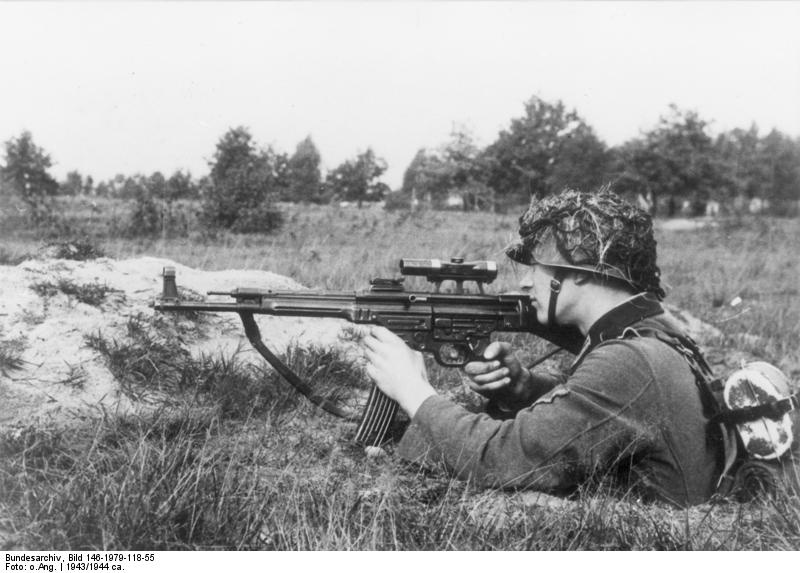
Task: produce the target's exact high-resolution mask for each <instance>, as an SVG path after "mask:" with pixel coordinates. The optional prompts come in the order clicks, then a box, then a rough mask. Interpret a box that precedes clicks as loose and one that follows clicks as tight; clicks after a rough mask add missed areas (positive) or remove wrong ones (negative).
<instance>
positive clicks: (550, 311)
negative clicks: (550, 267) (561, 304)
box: [547, 267, 566, 326]
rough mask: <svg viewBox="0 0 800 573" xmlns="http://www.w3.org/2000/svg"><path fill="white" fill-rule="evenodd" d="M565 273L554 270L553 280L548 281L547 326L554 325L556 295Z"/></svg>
mask: <svg viewBox="0 0 800 573" xmlns="http://www.w3.org/2000/svg"><path fill="white" fill-rule="evenodd" d="M565 274H566V272H565V271H564V269H561V268H558V267H556V268H555V271H554V272H553V278H552V279H550V304H549V305H548V307H547V326H555V325H556V304H557V303H558V295H559V293H560V292H561V281H562V280H564V275H565Z"/></svg>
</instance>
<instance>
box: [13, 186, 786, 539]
mask: <svg viewBox="0 0 800 573" xmlns="http://www.w3.org/2000/svg"><path fill="white" fill-rule="evenodd" d="M67 207H68V208H65V209H63V211H64V212H66V213H69V212H70V208H71V209H73V210H77V211H80V213H78V214H77V215H76V218H75V222H74V223H73V224H72V226H73V227H81V225H82V224H83V223H81V221H82V220H83V219H81V217H89V218H91V217H100V215H98V213H97V212H96V211H92V212H91V213H89V214H87V213H84V212H83V211H81V209H82V207H81V205H80V203H79V202H78V200H74V201H72V202H71V203H69V204H68V205H67ZM107 207H108V208H109V214H108V215H107V216H105V218H104V219H103V220H102V221H98V224H97V225H96V229H97V230H96V232H95V233H94V234H93V235H92V236H91V241H92V244H93V248H96V249H97V250H98V252H103V253H105V254H107V255H108V256H111V257H114V258H127V257H136V256H140V255H149V256H161V257H166V258H170V259H173V260H175V261H177V262H180V263H182V264H186V265H189V266H192V267H197V268H202V269H206V270H219V269H222V268H254V269H264V270H269V271H272V272H276V273H279V274H283V275H287V276H290V277H292V278H294V279H295V280H298V281H299V282H301V283H303V284H305V285H307V286H310V287H314V288H328V289H342V290H352V289H359V288H365V287H366V286H367V284H368V281H369V279H371V278H374V277H378V276H381V277H392V276H395V275H396V274H397V262H398V261H399V259H400V258H401V257H415V258H423V257H430V258H434V257H435V258H444V257H449V256H465V257H466V258H468V259H483V258H487V259H494V260H498V261H501V260H502V259H503V257H502V250H503V246H504V245H505V244H506V243H507V242H508V241H510V240H511V239H512V238H513V235H514V233H515V229H516V217H515V216H512V215H488V214H476V213H458V212H421V213H418V214H417V215H415V216H413V217H412V216H409V215H408V214H407V213H404V212H400V211H398V212H392V213H384V212H383V211H381V210H379V209H375V208H369V209H363V210H358V209H337V208H322V207H298V206H294V207H291V208H290V209H289V210H288V211H287V214H286V221H287V222H286V225H285V227H284V228H283V229H282V230H281V231H280V233H278V234H276V235H273V236H237V235H228V234H223V235H220V236H218V237H216V238H215V239H211V238H209V237H206V236H204V235H203V234H202V233H200V232H199V231H193V234H191V235H190V236H189V237H187V238H184V239H181V238H174V239H169V240H151V239H143V240H138V241H131V240H126V241H123V240H121V239H117V238H115V236H114V234H113V233H109V232H108V229H111V228H113V224H114V221H113V220H112V219H113V217H119V213H120V212H122V211H123V210H124V209H125V206H124V205H111V204H109V205H108V206H107ZM87 220H90V219H87ZM657 238H658V241H659V250H660V265H661V268H662V271H663V276H664V279H665V282H667V283H668V285H669V296H668V302H671V303H673V304H676V305H677V306H679V307H681V308H684V309H686V310H688V311H689V312H691V313H693V314H695V315H696V316H698V317H700V318H702V319H703V320H705V321H707V322H709V323H711V324H713V325H715V326H717V327H718V328H719V329H720V331H721V333H722V334H721V336H720V337H719V338H718V339H715V340H712V341H710V342H711V345H712V348H711V349H710V350H711V352H710V355H711V356H712V357H714V358H715V361H716V366H717V368H718V369H719V370H720V371H721V372H725V371H726V369H729V368H730V367H732V366H735V363H734V362H735V357H736V356H738V354H737V351H738V350H745V351H747V352H749V353H751V354H753V355H755V356H759V357H762V358H763V359H766V360H769V361H771V362H773V363H776V364H779V365H781V367H782V368H783V369H784V371H786V372H787V373H788V374H790V376H792V377H793V378H795V379H797V377H798V376H799V375H800V365H799V364H798V358H797V357H798V356H800V308H798V305H797V288H798V287H797V284H796V282H797V277H798V276H800V273H799V272H798V271H799V270H800V269H799V268H798V265H800V263H798V261H797V257H796V254H795V251H796V247H797V245H798V244H800V229H799V228H798V225H797V221H796V220H791V219H761V218H753V219H740V220H735V221H730V222H725V221H723V222H722V223H721V224H720V225H718V226H716V227H709V228H704V229H699V230H694V231H681V232H678V231H673V232H667V231H659V232H658V234H657ZM4 244H5V245H6V246H5V249H6V251H4V252H5V253H6V255H4V256H5V257H7V258H8V260H17V259H20V260H21V258H24V257H26V256H28V255H29V254H32V253H34V252H35V251H36V249H37V248H38V243H37V240H36V239H35V238H34V237H32V236H26V235H25V234H24V233H17V234H14V235H13V236H10V237H8V240H6V241H4ZM178 280H179V284H180V277H179V278H178ZM413 285H414V286H415V288H419V289H427V288H428V285H427V284H426V283H424V281H420V282H413ZM185 286H189V285H185ZM513 288H516V278H515V275H514V270H513V267H511V266H509V265H501V273H500V276H499V278H498V280H497V282H496V284H495V285H492V289H493V290H498V291H500V290H508V289H513ZM737 297H739V298H741V299H742V302H741V304H739V305H736V306H731V301H733V300H734V299H736V298H737ZM193 320H202V319H198V318H197V317H195V319H192V318H191V317H189V318H187V317H180V318H179V317H174V320H173V319H169V320H167V319H166V318H161V319H156V318H154V317H150V316H140V317H136V318H134V319H132V320H131V322H130V323H129V326H128V329H127V332H126V334H125V336H124V337H122V338H120V339H117V340H111V339H109V338H108V337H107V336H106V335H105V334H104V333H103V332H99V333H87V334H88V336H87V339H86V340H87V344H89V345H90V346H92V347H93V348H94V349H95V350H96V351H97V352H98V353H99V354H100V355H101V356H102V357H103V358H104V359H105V360H106V362H107V364H108V366H109V368H110V370H111V371H112V372H113V373H114V374H115V376H117V378H118V380H119V381H120V387H121V388H122V389H123V390H124V391H126V392H128V393H129V395H130V396H132V397H133V399H134V400H136V399H138V398H142V397H144V396H145V395H146V396H149V397H150V398H149V399H150V402H148V404H147V407H146V408H145V407H143V408H142V410H141V412H139V413H138V414H130V415H126V416H118V415H116V414H113V413H106V415H105V416H104V417H103V418H101V419H97V420H94V421H92V422H87V423H84V424H79V425H75V426H71V427H68V428H63V427H55V426H53V427H51V426H48V425H39V426H31V427H27V428H21V429H13V430H12V429H6V430H4V431H3V433H2V435H0V491H2V495H0V549H6V548H8V549H11V548H18V549H21V548H27V549H42V550H44V549H62V550H66V549H76V550H77V549H277V550H298V549H307V550H317V549H334V550H368V549H402V550H417V549H428V550H430V549H433V550H447V549H478V550H479V549H512V550H531V549H558V550H572V549H594V550H596V549H665V550H671V549H680V550H684V549H692V550H694V549H707V550H715V549H729V550H733V549H735V550H739V549H746V550H765V549H770V550H774V549H779V550H782V549H794V550H797V549H800V502H798V500H797V498H795V497H792V496H791V495H790V494H785V495H779V496H777V497H776V498H773V499H764V500H760V501H753V502H749V503H732V502H731V503H727V502H721V503H716V504H712V505H705V506H701V507H698V508H692V509H689V510H678V509H675V508H671V507H666V506H663V505H660V504H643V503H640V502H638V501H637V500H635V499H631V498H629V497H625V496H624V495H622V496H620V495H619V494H618V493H611V492H609V490H608V488H607V487H606V486H605V485H604V484H603V483H600V484H595V485H592V486H591V487H587V488H586V489H585V491H582V492H579V493H578V494H577V495H576V496H575V498H574V499H573V500H571V501H569V502H566V503H563V504H559V505H556V506H537V505H530V504H529V503H527V501H526V499H527V498H526V496H525V495H524V494H521V493H513V494H512V493H504V494H499V493H491V492H486V491H482V490H479V489H477V488H474V487H472V486H471V485H470V484H465V483H461V482H457V481H452V480H450V479H449V478H447V477H445V476H443V475H441V474H438V473H424V472H417V471H416V470H415V469H413V468H410V467H407V466H404V465H401V464H400V463H399V462H398V461H397V460H396V459H395V457H394V456H392V455H388V456H376V457H369V456H367V455H366V454H365V452H364V451H362V450H361V449H359V448H356V447H354V446H353V445H352V443H351V441H350V439H351V437H352V435H353V433H354V430H355V427H354V424H352V423H348V422H344V421H340V420H337V419H334V418H332V417H330V416H328V415H326V414H324V413H320V412H318V411H315V409H314V408H313V407H311V406H310V405H309V404H308V403H307V402H306V401H305V400H302V399H301V398H299V397H298V396H297V395H296V393H294V391H293V390H291V388H289V387H288V385H287V384H286V383H285V382H283V381H282V380H280V379H279V378H278V377H277V375H275V373H274V372H272V371H271V370H270V369H268V368H267V367H254V366H252V365H251V364H250V363H249V362H248V361H245V360H244V359H243V357H242V356H240V355H238V354H237V355H234V356H232V357H226V358H222V357H214V356H201V357H191V356H189V355H188V354H187V353H186V352H185V350H184V349H183V347H182V346H181V345H180V343H179V341H180V340H181V338H182V337H185V336H189V335H191V332H192V325H193V324H195V322H193ZM508 338H509V339H510V340H512V341H513V342H514V343H515V344H516V345H520V346H529V348H526V349H525V357H526V359H532V358H533V357H534V356H535V355H536V354H537V353H538V352H540V350H541V349H542V348H543V346H544V345H542V344H540V343H536V342H533V343H532V341H531V340H530V339H529V338H528V337H525V336H523V335H513V336H509V337H508ZM2 352H6V353H7V354H8V356H9V358H7V359H5V360H7V362H6V363H4V362H3V360H4V358H3V354H2ZM14 356H15V351H14V350H13V349H11V348H10V347H9V346H8V345H2V344H0V365H3V364H7V365H6V366H5V367H6V368H11V367H13V366H11V365H13V363H14V362H13V360H14V358H13V357H14ZM287 359H288V360H289V361H290V362H291V366H293V367H294V368H297V369H299V370H301V371H302V372H303V373H304V376H308V377H311V378H312V379H313V382H314V384H315V386H316V387H317V388H319V389H320V391H331V390H333V389H336V388H342V387H344V386H348V387H349V388H351V389H352V392H351V393H349V394H348V396H350V397H360V393H361V392H363V386H364V381H363V377H362V376H363V375H362V374H361V373H360V371H359V369H358V367H357V365H356V366H354V365H352V364H351V363H350V362H348V361H347V359H346V358H345V357H343V356H340V355H336V354H332V353H331V352H330V351H329V350H327V349H322V348H314V347H297V346H291V347H290V350H289V352H288V354H287ZM429 363H430V361H429ZM431 377H432V379H434V380H436V382H437V384H438V385H439V387H440V388H441V389H442V390H443V391H447V392H448V393H449V394H450V395H451V396H453V397H454V399H457V400H459V401H462V402H463V403H467V402H468V401H469V400H470V397H469V395H468V394H467V393H466V392H464V390H463V386H462V384H461V376H460V374H459V373H458V371H457V370H454V369H443V368H440V367H438V366H436V365H434V364H432V363H431ZM81 380H82V379H81V377H80V373H79V372H76V377H75V380H74V381H75V384H76V385H78V384H81V383H82V381H81ZM65 383H66V382H65ZM154 397H155V398H154ZM342 398H343V399H344V398H345V396H343V397H342ZM143 406H144V405H143ZM391 449H392V448H391V446H388V447H387V450H389V453H390V454H391Z"/></svg>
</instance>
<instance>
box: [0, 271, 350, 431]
mask: <svg viewBox="0 0 800 573" xmlns="http://www.w3.org/2000/svg"><path fill="white" fill-rule="evenodd" d="M165 266H173V267H175V268H176V271H177V276H178V284H179V285H180V286H181V287H183V288H186V290H187V291H190V292H195V293H197V294H198V295H204V294H205V293H206V292H207V291H210V290H230V289H232V288H236V287H248V286H249V287H258V288H264V289H274V290H283V289H291V290H295V289H303V288H304V287H303V286H302V285H300V284H298V283H296V282H295V281H293V280H292V279H289V278H287V277H284V276H281V275H277V274H274V273H270V272H266V271H249V270H226V271H216V272H207V271H200V270H196V269H191V268H189V267H186V266H183V265H180V264H177V263H175V262H173V261H170V260H166V259H157V258H151V257H145V258H138V259H130V260H123V261H116V260H113V259H108V258H101V259H96V260H91V261H73V260H63V259H36V260H29V261H25V262H23V263H21V264H19V265H17V266H0V274H2V277H3V280H2V281H0V425H14V424H18V423H22V424H28V423H32V422H37V421H45V420H47V421H50V422H54V421H63V422H68V421H69V420H70V419H72V418H74V417H75V416H78V417H84V416H87V415H97V414H98V413H99V411H101V410H105V411H112V412H120V411H128V410H130V409H132V408H135V407H136V404H134V403H132V402H131V400H130V399H129V398H128V397H126V396H125V395H124V393H122V392H121V391H120V388H119V384H118V383H117V381H116V380H115V378H114V376H113V375H112V374H111V372H110V371H109V369H108V366H107V364H106V361H105V360H104V358H103V357H102V356H101V355H100V354H99V353H98V352H97V351H96V350H94V349H92V348H91V347H90V346H89V345H87V337H91V336H92V335H98V334H99V335H102V336H103V337H104V338H106V339H107V340H116V339H123V338H124V337H125V336H126V330H127V329H128V328H129V326H128V325H129V323H130V321H131V320H139V319H142V320H148V319H151V318H152V317H153V312H154V311H153V309H152V308H150V305H151V303H152V301H153V299H154V297H155V296H157V295H158V294H159V293H160V292H161V271H162V268H163V267H165ZM258 322H259V325H260V328H261V331H262V334H263V335H264V338H265V340H266V341H268V344H269V345H270V347H271V348H272V349H273V350H276V351H279V352H283V351H284V350H285V349H286V347H287V345H288V344H290V343H291V342H298V343H301V344H305V343H306V342H308V343H311V342H313V343H314V344H317V345H321V346H326V345H334V344H340V343H341V342H340V340H339V335H340V333H341V329H342V327H343V326H344V325H345V323H344V321H338V320H332V319H304V318H279V317H259V319H258ZM201 330H202V331H201ZM192 338H193V339H192V340H190V341H187V340H184V341H183V342H184V343H186V346H187V349H188V350H189V351H190V352H191V353H192V354H193V355H200V354H202V353H205V354H210V355H217V354H219V353H222V354H224V355H230V354H232V353H234V352H236V351H237V349H238V350H241V357H243V358H244V359H245V360H249V361H253V362H258V363H261V358H260V357H259V356H258V354H257V353H256V352H255V351H254V350H252V349H251V347H250V346H249V344H248V343H247V341H246V339H245V338H244V334H243V330H242V326H241V322H240V321H239V318H238V316H236V315H235V314H233V313H231V314H228V313H224V314H209V315H208V317H207V319H204V320H203V321H202V324H201V325H199V326H198V332H197V337H196V338H195V337H192Z"/></svg>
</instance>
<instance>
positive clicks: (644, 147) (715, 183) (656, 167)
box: [615, 105, 729, 215]
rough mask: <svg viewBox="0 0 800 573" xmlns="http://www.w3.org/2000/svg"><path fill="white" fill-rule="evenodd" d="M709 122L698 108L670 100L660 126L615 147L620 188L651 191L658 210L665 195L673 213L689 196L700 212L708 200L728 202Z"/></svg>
mask: <svg viewBox="0 0 800 573" xmlns="http://www.w3.org/2000/svg"><path fill="white" fill-rule="evenodd" d="M707 125H708V124H707V122H705V121H704V120H702V119H701V118H700V117H699V116H698V114H697V113H696V112H693V111H683V110H680V109H678V107H677V106H675V105H671V106H670V111H669V113H668V114H667V115H666V116H662V117H661V118H660V119H659V122H658V124H657V125H656V127H655V128H653V129H652V130H650V131H648V132H645V133H644V134H643V135H642V136H641V137H640V138H637V139H635V140H632V141H630V142H627V143H626V144H625V145H623V146H622V147H621V148H619V149H618V150H616V157H617V165H618V167H617V172H618V175H617V179H616V183H615V188H616V189H617V190H618V191H621V192H625V191H627V192H630V193H637V194H638V193H641V194H647V195H649V196H650V197H651V203H652V205H653V212H655V209H656V205H657V203H658V200H659V198H662V197H666V198H667V201H668V205H669V207H668V213H669V214H670V215H672V214H674V212H675V208H676V204H677V201H678V200H688V201H690V202H691V205H692V208H693V211H694V213H695V214H700V213H702V212H703V210H704V207H705V204H706V202H707V201H708V200H709V199H717V200H720V201H724V200H725V199H726V197H724V196H723V195H724V190H725V189H728V188H729V185H728V184H727V182H726V175H725V169H724V166H723V164H722V162H721V161H720V160H719V157H718V155H717V154H716V152H715V148H714V145H713V141H712V139H711V137H710V136H709V135H708V133H707Z"/></svg>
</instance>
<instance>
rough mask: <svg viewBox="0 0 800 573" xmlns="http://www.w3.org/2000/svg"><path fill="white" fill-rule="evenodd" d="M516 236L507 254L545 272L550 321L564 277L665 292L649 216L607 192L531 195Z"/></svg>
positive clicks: (633, 290) (611, 286)
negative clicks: (546, 195) (532, 197)
mask: <svg viewBox="0 0 800 573" xmlns="http://www.w3.org/2000/svg"><path fill="white" fill-rule="evenodd" d="M519 235H520V238H519V240H518V241H516V242H514V243H513V244H512V245H510V246H509V247H508V248H507V249H506V254H507V255H508V256H509V257H510V258H511V259H513V260H514V261H517V262H518V263H522V264H524V265H530V266H532V267H534V268H537V267H538V268H541V269H543V270H544V271H545V274H547V275H548V278H549V281H548V282H549V290H550V291H551V294H550V296H549V298H550V300H549V302H548V305H547V306H548V315H547V316H548V322H551V323H552V322H555V317H554V312H555V301H556V299H557V298H558V294H559V292H560V289H561V283H562V281H563V280H564V279H565V278H566V277H572V278H574V279H575V280H577V281H578V282H579V283H586V282H591V283H594V284H600V285H603V286H604V287H606V288H609V289H616V290H621V291H627V292H629V293H630V294H636V293H642V292H649V293H652V294H653V295H655V296H656V297H657V298H658V299H663V298H664V296H665V293H664V290H663V289H662V287H661V281H660V271H659V268H658V266H657V265H656V240H655V237H654V235H653V221H652V218H651V217H650V215H649V214H648V213H646V212H645V211H643V210H642V209H639V208H638V207H636V206H634V205H631V204H630V203H627V202H626V201H624V200H623V199H622V198H621V197H619V196H618V195H616V194H614V193H612V192H610V191H605V190H604V191H600V192H598V193H582V192H578V191H572V190H566V191H564V192H562V193H559V194H557V195H552V196H550V197H547V198H545V199H543V200H541V201H536V200H534V201H532V202H531V206H530V207H529V208H528V210H527V211H526V212H525V213H524V214H523V215H522V216H521V217H520V228H519ZM534 290H535V289H534ZM540 290H541V289H540ZM540 302H541V303H543V304H544V302H545V301H540Z"/></svg>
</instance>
